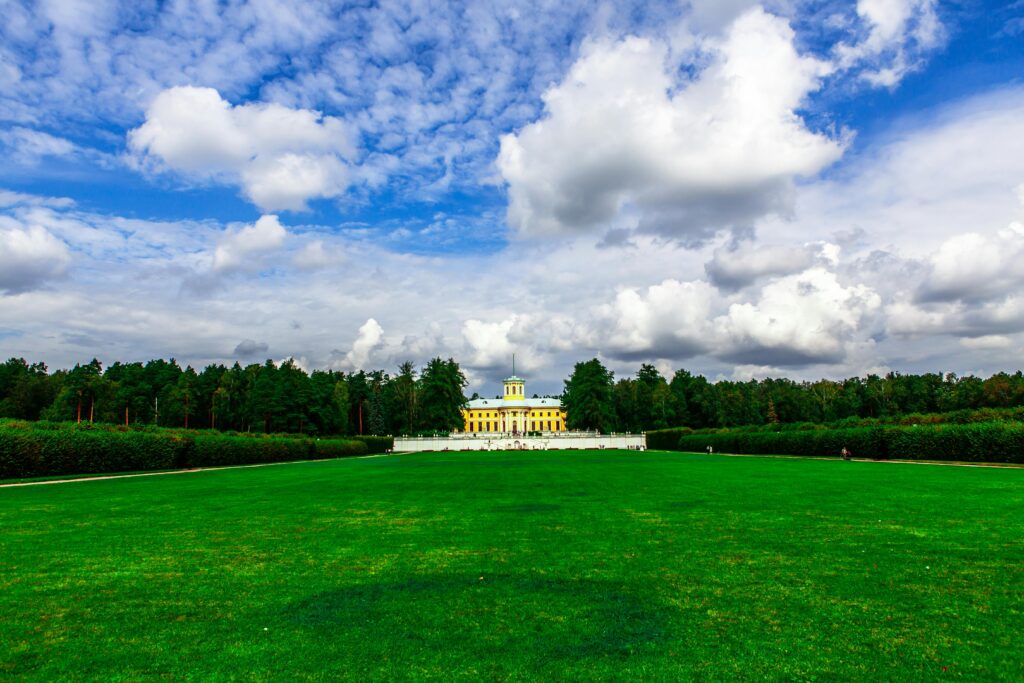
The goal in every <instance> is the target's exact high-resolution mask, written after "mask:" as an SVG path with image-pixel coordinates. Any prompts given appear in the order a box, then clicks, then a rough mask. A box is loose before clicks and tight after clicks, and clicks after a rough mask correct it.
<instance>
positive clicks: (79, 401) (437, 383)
mask: <svg viewBox="0 0 1024 683" xmlns="http://www.w3.org/2000/svg"><path fill="white" fill-rule="evenodd" d="M466 384H467V383H466V378H465V375H464V374H463V372H462V370H461V368H460V367H459V364H458V363H457V362H456V361H454V360H453V359H451V358H449V359H447V360H445V359H442V358H434V359H433V360H431V361H429V362H428V363H427V364H426V365H425V366H424V367H423V368H422V370H419V371H417V368H416V366H415V365H413V363H411V362H407V363H403V364H402V365H400V366H399V367H398V370H397V372H395V373H393V374H391V373H388V372H385V371H383V370H373V371H368V372H367V371H362V370H360V371H358V372H348V373H346V372H340V371H333V370H314V371H313V372H311V373H307V372H306V371H305V370H303V369H302V368H300V367H298V365H296V364H295V362H294V361H291V360H288V361H285V362H283V363H281V364H276V363H274V362H273V361H269V360H268V361H266V362H265V363H263V364H251V365H247V366H244V367H243V366H241V365H240V364H238V363H235V364H234V365H233V366H231V367H227V366H224V365H219V364H213V365H208V366H206V367H205V368H203V369H202V370H201V371H196V370H195V369H193V368H192V367H191V366H187V367H184V368H182V367H181V366H180V365H179V364H178V363H177V362H175V361H174V359H171V360H162V359H157V360H151V361H149V362H147V363H119V362H118V363H113V364H111V365H110V366H109V367H106V368H104V367H103V365H102V364H101V363H100V362H99V361H98V360H95V359H94V360H93V361H92V362H90V363H86V364H79V365H76V366H75V367H74V368H72V369H70V370H57V371H54V372H49V371H48V369H47V367H46V366H45V365H44V364H42V363H33V364H29V363H28V362H27V361H26V360H25V359H23V358H12V359H10V360H8V361H7V362H6V363H4V364H2V365H0V417H10V418H18V419H25V420H39V419H45V420H53V421H81V422H104V423H114V424H129V425H159V426H165V427H188V428H193V429H207V428H215V429H219V430H224V431H240V432H291V433H302V434H310V435H317V434H332V435H333V434H338V435H352V434H365V435H384V434H416V433H426V432H437V431H451V430H456V429H461V428H462V425H463V420H462V416H461V413H460V411H461V409H462V407H463V406H464V405H465V401H466V399H465V396H464V390H465V388H466ZM561 399H562V403H563V407H564V408H565V409H566V411H567V412H568V427H569V428H570V429H588V430H594V429H596V430H599V431H603V432H612V431H619V432H624V431H630V432H640V431H650V430H653V429H664V428H669V427H680V426H686V427H692V428H694V429H701V428H708V427H737V426H743V425H759V424H768V423H773V422H779V423H792V422H833V421H836V420H842V419H845V418H870V417H892V416H900V415H906V414H913V413H943V412H950V411H955V410H965V409H968V410H974V409H980V408H1011V407H1017V406H1022V405H1024V376H1022V374H1021V372H1020V371H1017V372H1016V373H1013V374H1009V373H1005V372H1000V373H996V374H994V375H992V376H991V377H988V378H986V379H982V378H979V377H975V376H973V375H966V376H963V377H958V376H957V375H954V374H951V373H950V374H940V373H926V374H921V375H914V374H900V373H896V372H891V373H888V374H886V375H883V376H879V375H873V374H870V375H867V376H866V377H851V378H848V379H843V380H825V379H822V380H818V381H814V382H806V381H804V382H797V381H794V380H790V379H777V378H768V379H761V380H750V381H747V382H736V381H718V382H712V381H709V380H708V379H707V378H705V377H703V376H701V375H694V374H692V373H690V372H689V371H687V370H679V371H677V372H675V373H674V374H673V375H672V377H671V378H667V377H665V376H663V375H662V374H661V373H660V372H658V370H657V369H656V368H655V367H654V366H652V365H649V364H643V365H641V366H640V368H639V370H638V371H637V372H636V374H635V375H632V376H629V377H623V378H620V379H618V380H616V379H615V375H614V373H613V372H612V371H610V370H608V369H607V368H606V367H605V366H604V364H602V363H601V361H600V360H599V359H596V358H595V359H592V360H589V361H586V362H580V363H577V364H576V365H575V367H574V368H573V371H572V373H571V374H570V376H569V378H568V379H566V380H565V382H564V391H563V394H562V396H561Z"/></svg>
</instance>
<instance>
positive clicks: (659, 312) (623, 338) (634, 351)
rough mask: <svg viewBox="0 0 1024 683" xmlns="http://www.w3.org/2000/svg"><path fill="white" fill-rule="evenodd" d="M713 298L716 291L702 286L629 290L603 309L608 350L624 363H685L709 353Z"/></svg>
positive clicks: (671, 283) (670, 282)
mask: <svg viewBox="0 0 1024 683" xmlns="http://www.w3.org/2000/svg"><path fill="white" fill-rule="evenodd" d="M713 298H714V289H713V288H712V287H711V286H709V285H708V284H707V283H705V282H700V281H695V282H679V281H678V280H665V281H664V282H661V283H659V284H656V285H652V286H650V287H648V288H647V289H646V290H643V291H641V290H638V289H624V290H622V291H620V292H619V293H618V294H617V295H616V297H615V300H614V302H612V303H611V304H609V305H607V306H603V307H601V308H599V311H598V319H599V320H601V321H602V323H603V324H601V327H600V329H601V333H600V338H601V339H602V340H603V343H602V344H601V347H602V350H603V351H605V352H607V353H609V354H610V355H612V356H614V357H617V358H623V359H638V358H666V359H684V358H691V357H693V356H695V355H698V354H700V353H703V352H706V351H709V350H710V349H712V348H713V347H714V344H715V339H713V338H712V336H711V328H710V325H709V323H710V320H709V318H710V314H711V306H712V301H713Z"/></svg>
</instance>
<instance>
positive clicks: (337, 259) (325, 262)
mask: <svg viewBox="0 0 1024 683" xmlns="http://www.w3.org/2000/svg"><path fill="white" fill-rule="evenodd" d="M343 260H344V259H343V257H341V256H340V255H336V254H333V253H331V252H329V251H328V250H327V249H326V248H324V241H323V240H313V241H312V242H309V243H307V244H306V246H304V247H303V248H302V249H301V250H300V251H299V252H298V253H296V254H295V256H294V257H292V263H294V264H295V265H296V266H297V267H298V268H301V269H303V270H316V269H318V268H326V267H328V266H332V265H338V264H339V263H341V262H343Z"/></svg>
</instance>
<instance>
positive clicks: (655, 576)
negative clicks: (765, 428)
mask: <svg viewBox="0 0 1024 683" xmlns="http://www.w3.org/2000/svg"><path fill="white" fill-rule="evenodd" d="M1022 635H1024V471H1021V470H1012V469H977V468H956V467H937V466H922V465H890V464H875V463H861V462H840V461H822V460H795V459H794V460H784V459H774V458H773V459H758V458H724V457H717V456H715V457H706V456H700V455H685V454H680V453H660V452H647V453H636V452H615V451H591V452H587V451H577V452H573V451H568V452H566V451H562V452H545V453H487V454H483V453H444V454H422V455H400V456H390V457H381V458H367V459H352V460H337V461H329V462H313V463H302V464H295V465H282V466H275V467H265V468H245V469H237V470H220V471H209V472H200V473H194V474H183V475H179V476H167V477H141V478H133V479H122V480H108V481H95V482H78V483H68V484H56V485H50V486H32V487H24V488H7V489H0V679H18V680H38V681H47V682H49V681H57V680H67V679H72V680H75V679H94V680H104V681H112V680H124V681H128V680H131V681H137V680H157V679H171V680H183V679H190V680H252V679H256V680H294V679H316V680H336V679H338V678H348V679H355V680H370V679H377V680H394V679H423V678H444V679H457V678H458V679H479V678H485V679H522V680H526V679H530V680H539V679H543V680H552V679H575V680H593V679H617V680H639V679H643V680H671V681H676V680H686V679H701V680H736V679H780V680H809V679H815V678H817V679H829V680H834V679H862V680H907V679H910V680H946V679H951V680H952V679H973V680H1021V679H1022V678H1024V654H1022V653H1024V638H1022Z"/></svg>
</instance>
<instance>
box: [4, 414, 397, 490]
mask: <svg viewBox="0 0 1024 683" xmlns="http://www.w3.org/2000/svg"><path fill="white" fill-rule="evenodd" d="M374 446H375V447H377V444H374ZM368 452H370V448H369V447H368V445H367V444H366V443H364V442H362V441H357V440H351V439H320V440H315V439H301V438H278V437H262V438H261V437H254V436H227V435H220V434H218V435H214V434H202V433H199V434H195V433H193V434H183V433H181V432H179V431H171V430H168V431H166V432H149V431H111V430H94V429H88V428H76V427H66V428H64V429H49V428H47V429H26V428H24V427H23V426H22V425H12V424H9V423H8V424H3V425H0V479H13V478H22V477H45V476H51V475H62V474H90V473H97V474H98V473H104V472H125V471H144V470H162V469H176V468H185V467H209V466H212V465H241V464H253V463H269V462H284V461H288V460H315V459H324V458H341V457H346V456H351V455H364V454H366V453H368Z"/></svg>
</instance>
